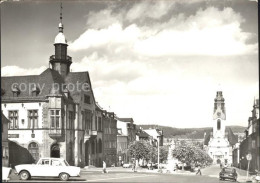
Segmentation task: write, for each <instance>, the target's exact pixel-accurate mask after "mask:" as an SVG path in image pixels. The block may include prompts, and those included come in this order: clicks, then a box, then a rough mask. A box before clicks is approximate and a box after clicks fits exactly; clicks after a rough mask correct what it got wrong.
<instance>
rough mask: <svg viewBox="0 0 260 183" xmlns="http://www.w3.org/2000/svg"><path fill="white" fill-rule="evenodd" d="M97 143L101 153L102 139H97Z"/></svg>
mask: <svg viewBox="0 0 260 183" xmlns="http://www.w3.org/2000/svg"><path fill="white" fill-rule="evenodd" d="M98 145H99V153H102V140H101V139H99V140H98Z"/></svg>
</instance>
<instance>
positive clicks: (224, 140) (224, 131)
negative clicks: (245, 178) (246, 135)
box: [204, 91, 237, 164]
mask: <svg viewBox="0 0 260 183" xmlns="http://www.w3.org/2000/svg"><path fill="white" fill-rule="evenodd" d="M236 143H237V137H236V136H235V135H234V134H233V132H232V130H231V129H230V128H226V108H225V99H224V97H223V94H222V91H217V95H216V98H215V103H214V110H213V130H212V132H211V133H208V134H205V141H204V145H205V149H206V151H207V152H208V154H209V156H210V157H211V158H212V159H213V163H215V164H220V163H222V164H232V146H233V145H235V144H236Z"/></svg>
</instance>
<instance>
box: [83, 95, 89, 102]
mask: <svg viewBox="0 0 260 183" xmlns="http://www.w3.org/2000/svg"><path fill="white" fill-rule="evenodd" d="M84 103H86V104H90V96H88V95H84Z"/></svg>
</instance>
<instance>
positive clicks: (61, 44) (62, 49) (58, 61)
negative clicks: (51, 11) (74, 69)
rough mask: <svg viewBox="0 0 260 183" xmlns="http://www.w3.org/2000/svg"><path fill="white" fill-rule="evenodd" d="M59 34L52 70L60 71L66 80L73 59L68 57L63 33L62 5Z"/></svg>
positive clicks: (51, 57)
mask: <svg viewBox="0 0 260 183" xmlns="http://www.w3.org/2000/svg"><path fill="white" fill-rule="evenodd" d="M58 28H59V33H58V34H57V36H56V37H55V40H54V46H55V55H52V56H50V64H51V68H52V69H54V70H56V71H58V72H59V73H60V75H61V76H62V77H63V78H65V77H66V76H67V75H68V73H69V72H70V65H71V63H72V59H71V57H70V56H68V55H67V46H68V44H67V40H66V37H65V35H64V33H63V24H62V3H61V5H60V23H59V27H58Z"/></svg>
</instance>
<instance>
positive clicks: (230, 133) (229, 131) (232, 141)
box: [225, 127, 238, 145]
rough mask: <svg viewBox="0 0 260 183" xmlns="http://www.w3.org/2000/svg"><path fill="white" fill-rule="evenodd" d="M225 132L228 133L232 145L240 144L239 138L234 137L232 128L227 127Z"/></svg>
mask: <svg viewBox="0 0 260 183" xmlns="http://www.w3.org/2000/svg"><path fill="white" fill-rule="evenodd" d="M225 132H227V133H228V141H229V143H230V144H231V145H235V144H236V143H237V142H238V136H237V135H234V133H233V131H232V129H231V128H230V127H227V128H226V130H225Z"/></svg>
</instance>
